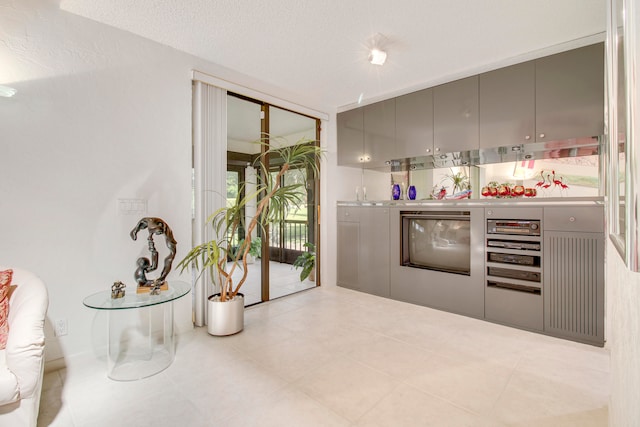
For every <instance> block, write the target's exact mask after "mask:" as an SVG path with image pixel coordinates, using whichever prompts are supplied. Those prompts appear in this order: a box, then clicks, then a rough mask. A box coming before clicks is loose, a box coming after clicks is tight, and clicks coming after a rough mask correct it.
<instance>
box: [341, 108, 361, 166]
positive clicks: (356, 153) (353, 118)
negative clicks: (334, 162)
mask: <svg viewBox="0 0 640 427" xmlns="http://www.w3.org/2000/svg"><path fill="white" fill-rule="evenodd" d="M336 123H337V127H338V165H340V166H356V165H361V164H362V161H363V160H364V159H363V158H362V154H363V147H364V110H363V109H362V108H356V109H355V110H349V111H345V112H343V113H339V114H338V115H337V119H336Z"/></svg>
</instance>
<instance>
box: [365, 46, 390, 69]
mask: <svg viewBox="0 0 640 427" xmlns="http://www.w3.org/2000/svg"><path fill="white" fill-rule="evenodd" d="M386 60H387V52H385V51H384V50H380V49H378V48H373V49H371V52H370V53H369V62H371V63H372V64H373V65H383V64H384V61H386Z"/></svg>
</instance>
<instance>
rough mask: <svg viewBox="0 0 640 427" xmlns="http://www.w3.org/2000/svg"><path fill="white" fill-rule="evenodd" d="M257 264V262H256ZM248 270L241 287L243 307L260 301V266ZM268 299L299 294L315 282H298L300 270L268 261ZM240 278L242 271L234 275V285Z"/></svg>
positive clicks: (252, 266)
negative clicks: (269, 278) (245, 279)
mask: <svg viewBox="0 0 640 427" xmlns="http://www.w3.org/2000/svg"><path fill="white" fill-rule="evenodd" d="M258 262H259V261H258ZM250 267H251V268H249V269H248V271H249V273H248V275H247V281H246V282H245V283H244V284H243V285H242V293H243V294H244V303H245V305H251V304H256V303H259V302H261V301H262V292H261V273H260V266H259V265H258V264H257V263H254V264H252V265H251V266H250ZM269 275H270V276H271V280H270V281H269V286H270V288H269V298H270V299H276V298H280V297H282V296H285V295H290V294H292V293H295V292H300V291H303V290H306V289H310V288H313V287H315V286H316V284H315V282H312V281H311V280H309V279H306V280H305V281H303V282H301V281H300V269H296V268H294V267H293V266H292V265H291V264H285V263H281V262H275V261H270V262H269ZM241 276H242V271H236V273H235V274H234V276H233V277H234V280H235V283H237V282H238V281H239V279H240V277H241Z"/></svg>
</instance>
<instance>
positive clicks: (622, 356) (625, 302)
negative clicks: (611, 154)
mask: <svg viewBox="0 0 640 427" xmlns="http://www.w3.org/2000/svg"><path fill="white" fill-rule="evenodd" d="M631 4H633V7H630V6H631ZM625 6H626V7H625V14H627V18H628V20H629V22H631V23H632V27H633V31H632V33H631V34H635V35H636V36H637V35H640V33H639V31H640V27H639V26H640V7H638V4H637V2H636V1H632V2H631V1H630V2H625ZM627 40H629V38H627ZM625 43H626V42H625ZM628 44H629V45H630V46H632V47H635V50H634V51H631V49H629V54H630V55H632V56H633V58H632V59H631V61H632V62H633V63H635V64H636V65H635V75H633V76H631V80H632V81H633V82H637V81H638V77H639V75H638V73H639V72H640V70H639V69H638V68H637V67H638V65H637V62H638V59H640V42H638V40H637V37H636V38H635V42H634V43H628ZM625 61H630V58H628V57H627V58H626V59H625ZM629 63H631V62H629ZM627 90H628V91H629V96H630V99H632V103H633V104H634V108H635V112H634V113H635V115H634V116H632V117H629V120H630V123H632V127H633V129H634V132H632V133H631V135H630V138H629V140H628V142H627V143H628V144H633V145H634V146H635V147H637V146H638V143H639V141H638V136H639V134H638V130H640V105H638V100H640V85H638V84H637V83H635V84H634V85H630V87H628V89H627ZM628 135H629V134H628ZM636 155H637V153H636ZM636 191H637V189H636ZM606 286H607V309H608V310H607V318H606V320H607V326H608V328H607V332H608V333H609V336H608V337H607V345H608V346H609V347H610V349H611V377H612V383H611V399H610V407H609V425H610V426H612V427H613V426H615V427H618V426H620V427H627V426H629V427H632V426H638V425H640V408H639V407H638V402H640V273H633V272H631V271H629V270H628V269H627V268H626V267H625V265H624V263H623V261H622V259H621V258H620V256H619V255H618V252H617V251H616V249H615V247H614V246H613V244H611V242H609V243H608V244H607V275H606Z"/></svg>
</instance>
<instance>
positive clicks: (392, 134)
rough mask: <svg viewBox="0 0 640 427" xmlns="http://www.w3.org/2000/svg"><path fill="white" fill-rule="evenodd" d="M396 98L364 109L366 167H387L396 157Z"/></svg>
mask: <svg viewBox="0 0 640 427" xmlns="http://www.w3.org/2000/svg"><path fill="white" fill-rule="evenodd" d="M395 138H396V100H395V98H392V99H388V100H386V101H381V102H376V103H375V104H371V105H367V106H365V107H364V167H365V168H374V167H381V166H385V162H387V161H388V160H392V159H393V158H394V157H396V154H395Z"/></svg>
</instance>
